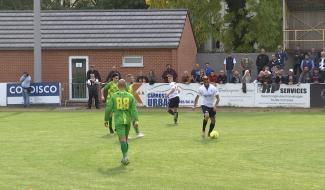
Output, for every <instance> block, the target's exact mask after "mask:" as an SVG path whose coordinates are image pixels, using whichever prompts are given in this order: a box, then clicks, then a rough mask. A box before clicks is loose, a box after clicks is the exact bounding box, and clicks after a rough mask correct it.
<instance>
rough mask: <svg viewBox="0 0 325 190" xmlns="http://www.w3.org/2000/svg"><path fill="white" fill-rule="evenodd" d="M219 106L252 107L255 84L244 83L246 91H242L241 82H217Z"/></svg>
mask: <svg viewBox="0 0 325 190" xmlns="http://www.w3.org/2000/svg"><path fill="white" fill-rule="evenodd" d="M217 88H218V90H219V94H220V102H219V106H234V107H254V95H255V85H254V84H253V83H250V84H247V85H246V93H244V92H243V89H242V84H219V85H217Z"/></svg>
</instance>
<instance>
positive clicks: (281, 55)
mask: <svg viewBox="0 0 325 190" xmlns="http://www.w3.org/2000/svg"><path fill="white" fill-rule="evenodd" d="M275 57H276V58H277V59H278V60H279V63H280V67H281V69H283V68H284V66H285V62H286V60H288V54H287V52H285V51H284V50H283V48H282V46H281V45H278V51H277V52H276V53H275Z"/></svg>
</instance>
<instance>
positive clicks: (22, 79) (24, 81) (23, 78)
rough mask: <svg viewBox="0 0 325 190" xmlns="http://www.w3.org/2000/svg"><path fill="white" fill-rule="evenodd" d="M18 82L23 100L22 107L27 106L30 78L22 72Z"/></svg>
mask: <svg viewBox="0 0 325 190" xmlns="http://www.w3.org/2000/svg"><path fill="white" fill-rule="evenodd" d="M19 81H20V82H21V87H22V88H23V90H22V93H23V100H24V107H28V106H29V104H30V103H29V93H30V92H31V86H30V83H31V82H32V77H31V76H30V75H29V73H27V72H24V73H23V75H22V76H21V77H20V79H19Z"/></svg>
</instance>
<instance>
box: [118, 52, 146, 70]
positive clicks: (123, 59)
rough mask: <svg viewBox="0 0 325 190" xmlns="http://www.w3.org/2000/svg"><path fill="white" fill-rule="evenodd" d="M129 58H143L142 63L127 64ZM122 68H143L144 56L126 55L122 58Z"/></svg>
mask: <svg viewBox="0 0 325 190" xmlns="http://www.w3.org/2000/svg"><path fill="white" fill-rule="evenodd" d="M127 58H141V60H142V61H141V63H125V59H127ZM122 67H143V56H142V55H125V56H123V58H122Z"/></svg>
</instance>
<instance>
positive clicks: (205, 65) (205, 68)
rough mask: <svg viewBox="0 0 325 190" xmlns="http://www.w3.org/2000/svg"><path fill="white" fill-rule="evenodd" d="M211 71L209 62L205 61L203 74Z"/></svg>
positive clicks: (206, 74)
mask: <svg viewBox="0 0 325 190" xmlns="http://www.w3.org/2000/svg"><path fill="white" fill-rule="evenodd" d="M212 71H213V69H212V68H211V67H210V63H208V62H207V63H205V64H204V72H205V76H210V73H211V72H212Z"/></svg>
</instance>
